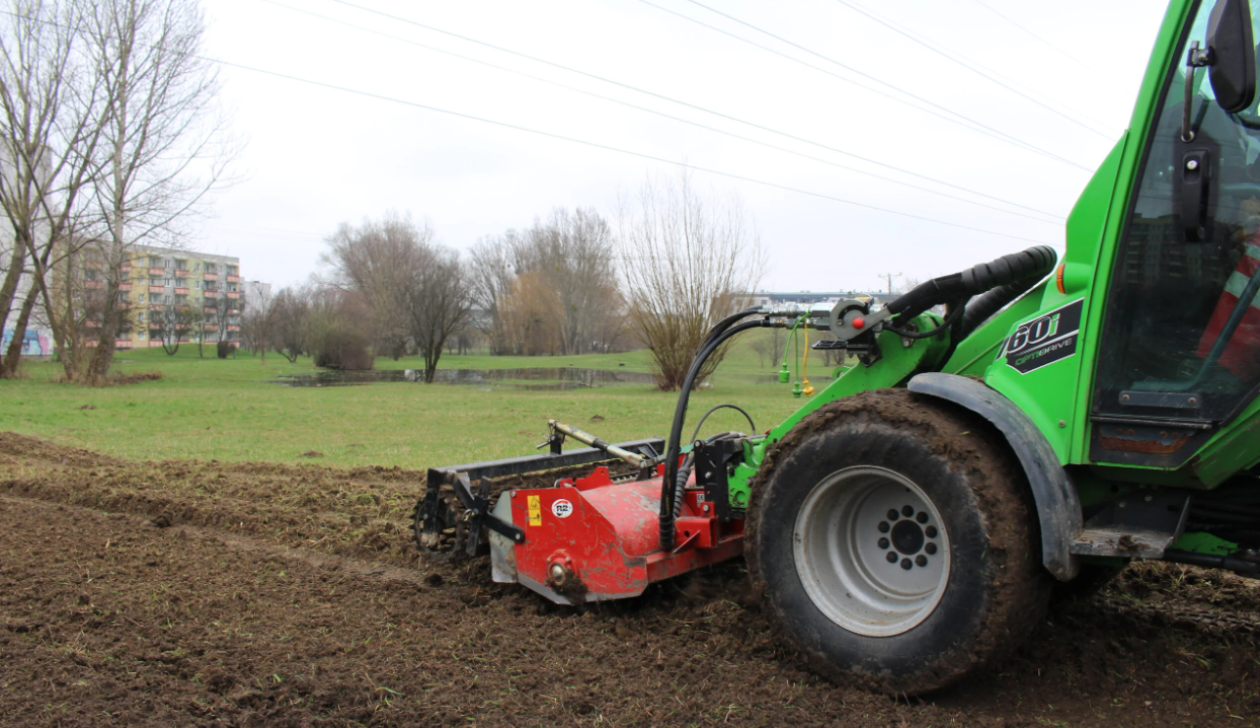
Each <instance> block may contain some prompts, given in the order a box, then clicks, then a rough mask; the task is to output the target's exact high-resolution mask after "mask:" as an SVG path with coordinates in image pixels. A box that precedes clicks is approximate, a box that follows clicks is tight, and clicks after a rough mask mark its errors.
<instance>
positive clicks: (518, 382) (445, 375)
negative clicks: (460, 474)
mask: <svg viewBox="0 0 1260 728" xmlns="http://www.w3.org/2000/svg"><path fill="white" fill-rule="evenodd" d="M653 381H654V380H653V379H652V375H651V374H646V373H643V372H624V371H614V370H610V369H580V368H578V367H533V368H528V369H439V370H437V373H436V374H435V376H434V379H433V382H434V383H435V384H463V385H473V386H480V387H494V388H503V389H519V390H538V391H554V390H566V389H590V388H593V387H608V386H613V385H617V384H652V383H653ZM382 382H417V383H423V382H424V371H423V370H420V369H391V370H373V371H357V372H339V371H332V370H325V371H318V372H312V373H310V374H292V375H287V376H282V377H280V378H279V379H276V380H273V381H272V383H273V384H283V385H285V386H288V387H345V386H354V385H361V384H378V383H382Z"/></svg>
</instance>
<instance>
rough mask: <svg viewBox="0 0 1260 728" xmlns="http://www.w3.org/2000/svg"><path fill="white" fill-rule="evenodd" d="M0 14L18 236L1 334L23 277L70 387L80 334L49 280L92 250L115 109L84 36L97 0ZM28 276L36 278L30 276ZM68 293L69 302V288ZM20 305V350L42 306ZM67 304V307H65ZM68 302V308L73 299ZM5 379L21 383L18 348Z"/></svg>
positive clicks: (10, 216)
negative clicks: (94, 194) (93, 204)
mask: <svg viewBox="0 0 1260 728" xmlns="http://www.w3.org/2000/svg"><path fill="white" fill-rule="evenodd" d="M7 4H8V11H7V12H4V13H0V167H2V168H0V208H3V212H4V215H5V218H6V222H7V223H8V227H9V229H10V231H11V232H12V235H13V248H12V253H11V256H10V258H11V259H10V261H9V266H8V270H7V271H6V274H5V277H4V280H3V282H0V328H4V327H5V325H6V323H7V319H8V315H9V313H10V311H11V310H12V309H13V301H14V296H15V295H16V294H17V291H18V284H19V283H20V280H21V278H22V276H24V275H29V277H30V279H29V286H30V289H28V290H32V291H37V292H38V296H39V298H40V299H41V300H42V302H43V304H44V307H45V313H46V315H47V317H48V321H49V324H50V326H51V328H52V329H53V334H54V338H55V340H56V346H57V349H58V351H59V352H60V355H61V359H62V364H63V366H64V368H65V373H66V378H67V379H69V380H74V379H77V378H78V375H79V354H80V339H79V337H78V333H79V327H78V326H77V325H76V324H75V323H74V322H73V321H70V320H67V319H68V318H72V316H67V315H66V306H65V305H55V304H54V300H53V298H54V296H53V293H52V291H51V288H52V281H51V280H50V278H51V275H50V273H51V271H52V269H53V267H54V266H55V265H57V264H58V263H59V262H61V261H63V260H64V259H65V258H66V257H68V256H69V255H71V254H73V252H74V251H75V249H76V248H77V247H78V246H79V245H81V244H85V243H86V242H88V239H87V238H86V237H83V236H81V235H79V233H81V232H82V231H84V230H86V229H88V228H90V227H91V223H90V220H89V219H88V217H87V214H88V212H89V206H88V204H87V197H88V194H89V193H90V185H91V183H92V182H93V180H95V179H96V176H97V175H98V173H99V171H100V158H99V157H100V155H99V144H100V141H101V138H102V135H103V133H104V131H105V127H106V125H107V123H108V120H109V117H110V113H111V112H110V105H109V104H108V103H107V102H106V100H105V93H104V91H103V90H102V89H101V88H100V86H99V84H98V83H97V82H96V78H95V71H96V69H95V68H94V66H93V63H92V58H91V53H90V52H88V51H87V50H86V49H85V48H84V43H83V29H84V27H85V25H86V21H87V18H88V15H89V11H90V10H91V3H90V2H89V0H60V1H58V0H10V2H8V3H7ZM28 270H29V274H28V272H27V271H28ZM63 292H64V293H65V294H66V295H67V296H68V295H70V294H71V293H72V291H71V287H70V286H66V287H64V289H63ZM35 295H36V294H34V293H28V294H27V297H26V299H25V300H23V303H22V306H21V308H22V311H24V312H25V314H23V313H21V312H19V316H18V320H17V322H16V324H17V325H16V326H15V327H14V328H15V331H14V342H20V341H21V340H22V339H23V338H24V337H25V333H26V327H27V325H28V324H29V318H30V312H31V310H32V308H33V306H34V305H35V304H34V302H35V298H34V296H35ZM59 298H60V297H59ZM67 300H68V299H67ZM9 353H11V354H13V355H12V356H7V357H5V364H4V365H3V366H0V377H8V376H13V374H14V372H15V369H16V362H17V359H18V354H19V353H20V346H19V347H18V348H17V349H14V348H13V346H12V345H11V346H10V352H9Z"/></svg>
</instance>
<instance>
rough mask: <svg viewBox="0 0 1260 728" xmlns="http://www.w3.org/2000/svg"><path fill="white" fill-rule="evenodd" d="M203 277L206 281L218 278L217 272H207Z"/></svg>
mask: <svg viewBox="0 0 1260 728" xmlns="http://www.w3.org/2000/svg"><path fill="white" fill-rule="evenodd" d="M205 279H206V280H208V281H217V280H219V274H218V273H207V274H206V275H205Z"/></svg>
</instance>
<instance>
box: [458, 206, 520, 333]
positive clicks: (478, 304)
mask: <svg viewBox="0 0 1260 728" xmlns="http://www.w3.org/2000/svg"><path fill="white" fill-rule="evenodd" d="M519 244H520V241H519V239H518V236H517V234H516V233H515V231H511V230H509V231H508V232H507V233H506V234H505V235H501V236H497V237H487V238H482V239H480V240H478V241H477V244H476V245H474V246H473V248H472V250H471V251H470V253H469V266H468V276H469V279H468V285H469V290H470V293H471V295H472V297H473V307H474V310H473V313H472V322H473V325H474V326H476V327H477V330H478V331H480V332H481V333H482V335H483V336H485V337H486V340H487V341H488V342H489V344H490V353H491V354H507V353H510V349H511V344H510V343H509V342H508V341H507V340H506V336H505V327H504V324H503V322H502V320H501V319H500V312H501V311H502V310H503V309H502V304H503V300H504V299H505V298H506V297H507V296H508V294H509V293H511V290H512V280H513V278H514V277H515V269H516V268H515V264H514V262H513V259H512V258H513V253H512V251H513V250H514V249H515V248H516V247H517V246H518V245H519Z"/></svg>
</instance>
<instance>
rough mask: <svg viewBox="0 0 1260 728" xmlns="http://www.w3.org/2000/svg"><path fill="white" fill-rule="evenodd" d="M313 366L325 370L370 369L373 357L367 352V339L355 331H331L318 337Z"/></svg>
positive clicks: (373, 362)
mask: <svg viewBox="0 0 1260 728" xmlns="http://www.w3.org/2000/svg"><path fill="white" fill-rule="evenodd" d="M319 338H320V341H319V342H318V345H317V347H316V348H315V351H314V352H312V353H313V355H314V358H315V366H317V367H325V368H327V369H371V368H372V367H373V365H374V364H375V361H374V360H375V357H374V356H373V355H372V352H371V351H369V350H368V343H369V342H368V337H367V336H366V335H364V334H362V333H359V332H357V331H349V330H346V329H341V328H337V329H332V330H331V331H328V332H326V333H325V334H324V335H323V336H321V337H319Z"/></svg>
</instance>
